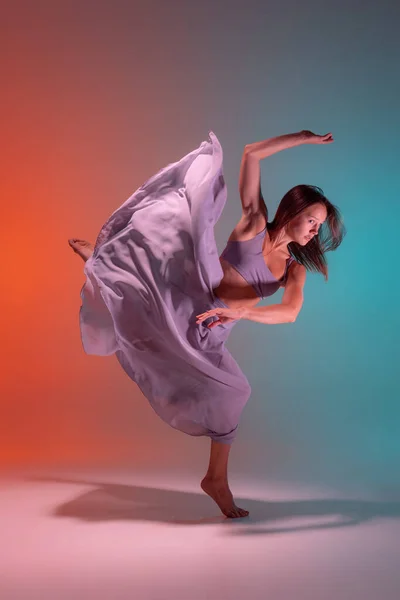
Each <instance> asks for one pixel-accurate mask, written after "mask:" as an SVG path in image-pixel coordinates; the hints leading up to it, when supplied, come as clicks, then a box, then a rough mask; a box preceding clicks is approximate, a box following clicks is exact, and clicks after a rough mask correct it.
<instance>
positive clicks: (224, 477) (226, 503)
mask: <svg viewBox="0 0 400 600" xmlns="http://www.w3.org/2000/svg"><path fill="white" fill-rule="evenodd" d="M230 449H231V445H230V444H223V443H221V442H215V441H214V440H211V451H210V463H209V466H208V471H207V473H206V476H205V477H204V479H203V480H202V482H201V488H202V489H203V491H205V492H206V494H208V495H209V496H211V498H212V499H213V500H214V501H215V502H216V503H217V504H218V506H219V508H220V509H221V511H222V512H223V513H224V515H226V516H227V517H230V518H237V517H247V515H248V514H249V511H248V510H244V509H243V508H239V507H238V506H236V504H235V503H234V501H233V496H232V492H231V490H230V489H229V485H228V457H229V452H230Z"/></svg>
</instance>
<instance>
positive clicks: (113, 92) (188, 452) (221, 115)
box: [2, 0, 400, 489]
mask: <svg viewBox="0 0 400 600" xmlns="http://www.w3.org/2000/svg"><path fill="white" fill-rule="evenodd" d="M398 19H399V8H398V5H397V4H396V3H394V2H388V1H383V2H380V3H379V5H378V3H376V2H371V1H364V2H361V1H354V0H350V1H347V2H338V1H336V2H332V1H324V2H319V1H316V0H315V1H314V0H306V1H305V2H301V3H300V2H295V1H294V0H293V1H285V0H284V1H280V2H278V1H271V2H267V3H266V2H263V1H259V2H255V1H252V0H250V1H247V2H245V3H243V2H236V1H228V0H221V1H218V2H215V1H210V0H203V1H202V2H201V3H196V2H193V3H192V2H183V1H182V2H178V1H176V0H170V1H169V2H161V0H159V1H158V2H146V3H145V2H135V3H132V2H123V1H119V2H118V1H116V2H112V3H111V2H104V1H101V2H64V3H62V2H61V3H50V2H41V3H40V6H39V5H36V3H33V4H32V5H31V4H30V3H25V4H24V3H15V4H14V5H13V6H12V7H11V5H10V6H9V7H8V8H7V11H6V13H5V18H4V21H3V25H2V28H3V31H2V32H3V43H4V44H5V46H6V49H7V51H8V54H3V58H2V61H3V63H7V61H10V58H9V57H10V56H13V57H14V58H13V62H9V63H7V64H8V66H9V69H8V70H7V77H8V82H9V85H8V88H7V89H8V90H9V91H10V94H11V96H10V97H9V103H8V113H7V124H6V132H7V136H8V137H6V140H8V141H9V144H10V146H9V147H10V149H11V150H10V152H11V153H10V154H9V158H8V160H10V161H11V158H12V159H13V160H14V159H15V162H16V164H18V165H19V169H20V181H24V169H26V168H27V167H26V156H27V155H26V149H27V148H28V150H29V153H30V155H31V159H32V160H35V161H37V162H35V169H36V171H37V172H38V173H39V172H40V173H42V179H41V180H40V188H39V187H38V188H37V189H38V190H39V189H40V201H39V200H38V201H37V203H36V204H34V203H33V204H32V203H28V202H26V203H25V208H24V211H25V218H26V219H27V221H29V215H30V214H31V215H33V214H34V213H35V212H36V213H37V212H38V211H41V214H43V215H46V218H47V219H48V221H47V223H48V225H47V230H48V234H47V233H46V235H43V237H42V240H41V244H42V247H43V260H48V257H49V256H51V260H52V261H53V263H52V268H51V271H49V273H50V274H49V275H47V273H46V277H42V279H41V280H40V281H39V282H38V280H37V279H36V281H37V282H38V285H35V286H33V288H32V289H33V291H32V293H33V294H34V295H35V296H34V297H35V298H36V299H37V301H38V306H39V305H40V306H43V307H46V308H45V311H46V319H50V322H51V323H52V328H51V331H48V332H47V333H46V335H44V333H43V329H42V327H43V322H42V323H41V324H40V325H39V324H38V330H37V331H38V335H39V338H37V337H36V338H35V339H36V340H38V339H39V340H40V345H39V352H41V353H42V354H41V357H42V360H41V364H42V365H44V367H46V369H48V372H49V373H51V372H52V369H55V368H56V367H55V363H54V362H53V361H55V360H56V359H55V355H56V354H57V355H60V354H61V355H62V359H63V361H62V373H61V376H59V375H57V378H54V379H53V380H52V378H51V377H49V378H44V379H43V380H42V381H39V380H37V379H34V378H33V379H32V384H29V386H27V388H26V389H25V388H22V387H21V385H22V384H21V385H20V387H18V386H17V387H16V386H15V385H14V384H11V383H10V387H9V389H7V390H5V391H6V392H7V393H6V394H4V396H3V398H4V401H3V402H4V404H3V409H4V419H3V426H4V436H3V442H2V443H3V449H4V453H3V460H2V464H3V465H6V466H7V460H8V459H7V456H8V455H7V452H6V450H7V451H9V450H10V448H18V449H19V452H20V453H19V454H18V461H17V462H19V463H20V464H24V462H27V463H28V462H30V463H32V461H33V462H34V459H35V460H36V458H35V457H36V456H38V455H35V448H37V447H38V441H41V443H43V439H44V435H47V438H46V439H47V440H48V442H47V444H48V445H47V446H46V453H44V454H42V455H41V456H40V457H38V458H37V462H40V463H42V464H43V463H44V464H45V463H46V461H47V462H51V463H52V464H54V463H58V464H73V463H74V461H77V460H78V459H77V456H78V454H77V453H76V454H73V453H72V448H73V447H75V448H79V444H77V441H78V438H79V440H84V441H85V444H86V446H85V444H84V442H82V452H81V459H80V460H79V461H78V462H79V464H82V463H85V462H87V463H88V464H89V463H90V464H92V463H93V462H94V463H98V464H102V461H104V457H105V456H108V457H109V458H108V461H109V463H110V462H111V463H114V464H117V465H119V464H122V463H128V464H141V465H142V466H145V467H147V468H149V469H150V468H151V467H152V466H157V467H158V466H159V465H160V464H161V465H168V466H169V467H171V468H173V467H176V468H178V469H182V470H185V469H188V470H192V469H194V468H195V469H198V470H199V475H200V474H201V472H202V469H203V467H205V466H206V464H207V459H208V456H207V455H208V446H209V440H207V439H202V440H197V439H192V438H188V437H186V436H183V435H182V434H180V433H179V432H176V431H174V430H171V429H170V428H168V427H167V426H165V425H164V424H163V423H161V422H160V421H159V420H158V419H157V417H156V416H155V415H154V414H153V413H152V412H151V409H150V408H149V407H148V406H147V404H146V401H145V400H144V399H143V398H142V397H141V394H140V393H139V392H138V390H137V389H136V386H134V384H133V383H132V382H130V381H128V380H127V379H126V376H125V375H124V374H123V373H122V372H121V371H120V368H119V367H118V365H117V363H116V361H114V362H112V361H113V359H112V358H110V359H109V360H108V359H107V361H108V362H107V361H105V359H103V358H101V359H100V358H96V357H87V356H86V355H84V353H83V350H82V348H81V343H80V336H79V331H78V310H79V306H80V298H79V291H80V288H81V286H82V285H83V274H82V270H81V269H82V265H81V264H78V262H79V261H78V260H77V258H76V257H75V256H73V255H72V253H71V251H70V249H69V247H68V246H67V239H68V238H70V237H83V238H86V239H90V240H92V241H93V240H94V239H95V237H96V235H97V233H98V231H99V229H100V227H101V225H102V224H103V222H104V221H105V220H106V219H107V218H108V216H109V215H110V214H111V212H113V211H114V210H115V208H116V207H117V206H118V205H120V204H121V203H122V202H123V201H124V200H125V199H126V198H127V197H128V196H129V195H130V194H131V193H132V191H134V190H135V189H136V188H137V187H139V185H141V184H142V183H143V182H144V181H145V180H146V179H147V178H148V177H149V176H150V175H152V174H153V173H154V172H156V171H157V170H158V169H160V168H161V167H163V166H165V165H166V164H168V163H170V162H174V161H175V160H178V159H179V158H180V157H181V156H183V155H184V154H186V153H187V152H189V151H190V150H191V149H194V148H195V147H197V146H198V145H199V144H200V143H201V141H202V140H204V139H206V138H207V134H208V131H209V130H212V131H214V132H215V133H216V135H217V136H218V138H219V140H220V142H221V144H222V146H223V150H224V171H225V178H226V182H227V186H228V201H227V204H226V207H225V210H224V213H223V215H222V216H221V219H220V221H219V222H218V224H217V226H216V228H215V235H216V239H217V243H218V247H219V250H220V251H222V249H223V247H224V246H225V243H226V240H227V238H228V236H229V234H230V232H231V230H232V229H233V228H234V226H235V225H236V223H237V221H238V220H239V218H240V215H241V204H240V197H239V192H238V177H239V167H240V160H241V154H242V151H243V147H244V145H245V144H247V143H250V142H254V141H260V140H263V139H266V138H269V137H273V136H277V135H281V134H286V133H292V132H295V131H300V130H302V129H311V130H312V131H314V132H315V133H318V134H325V133H327V132H332V133H333V136H334V139H335V142H334V143H333V144H330V145H327V146H319V145H315V146H311V145H306V146H301V147H297V148H293V149H290V150H286V151H284V152H281V153H279V154H276V155H274V156H272V157H270V158H268V159H266V160H264V161H263V162H262V190H263V194H264V197H265V201H266V203H267V205H268V207H269V211H270V215H271V217H272V215H273V214H274V213H275V210H276V207H277V206H278V203H279V201H280V199H281V197H282V196H283V195H284V194H285V192H286V191H287V190H289V189H290V188H291V187H292V186H294V185H296V184H300V183H308V184H313V185H318V186H320V187H322V189H323V190H324V192H325V194H326V195H327V197H328V198H329V199H330V200H331V201H332V202H333V203H334V204H335V205H337V206H338V207H339V209H340V210H341V212H342V214H343V217H344V221H345V225H346V228H347V231H348V233H347V236H346V237H345V239H344V242H343V244H342V245H341V247H340V248H339V249H338V250H337V251H336V252H334V253H329V254H328V255H327V258H328V263H329V281H328V283H325V282H324V279H323V277H322V275H318V274H312V273H309V274H308V276H307V282H306V287H305V302H304V306H303V309H302V311H301V313H300V315H299V317H298V319H297V321H296V323H294V324H285V325H274V326H267V325H260V324H258V323H254V322H249V321H246V322H242V323H239V324H238V325H237V326H236V327H235V328H234V330H233V332H232V334H231V337H230V339H229V340H228V344H227V347H228V349H229V350H230V351H231V352H232V354H233V355H234V356H235V358H236V360H237V361H238V363H239V364H240V365H241V367H242V369H243V371H244V372H245V374H246V375H247V377H248V379H249V380H250V382H251V385H252V387H253V395H252V397H251V399H250V401H249V403H248V405H247V406H246V408H245V411H244V413H243V418H242V422H241V426H240V431H239V436H238V438H237V441H236V442H235V445H234V447H233V449H232V453H231V463H230V470H231V473H232V474H234V473H239V472H240V473H243V472H245V473H247V474H249V475H252V474H254V475H256V476H260V477H266V478H268V477H273V478H275V479H291V480H298V481H312V482H317V483H329V484H336V485H343V486H344V487H349V488H351V487H352V486H357V487H364V486H365V487H368V488H374V489H396V488H398V486H399V483H400V475H399V469H398V465H399V460H400V436H399V433H400V431H399V418H400V409H399V398H400V394H399V391H400V389H399V388H400V386H399V366H398V363H399V354H400V353H399V342H398V335H399V325H400V323H399V311H398V297H399V282H398V275H397V271H398V269H397V246H398V228H399V216H400V210H399V198H398V195H399V168H398V164H397V163H398V155H399V152H398V145H399V116H398V115H399V96H400V89H399V88H400V82H399V77H398V57H399V35H398V22H399V20H398ZM15 86H17V87H18V94H15V96H14V97H13V96H12V94H13V93H14V92H15ZM13 90H14V91H13ZM10 98H11V100H10ZM13 119H14V121H15V123H19V124H20V125H21V132H20V136H21V137H20V139H21V140H23V141H21V143H20V145H16V142H13V141H12V139H13V136H12V133H13V130H12V128H11V125H10V123H11V122H12V120H13ZM6 164H7V163H6ZM57 169H58V171H57ZM55 173H56V174H57V176H55ZM6 177H7V174H6ZM25 180H26V178H25ZM10 185H11V184H10ZM27 185H28V184H27ZM24 197H25V198H26V197H27V195H25V196H24ZM55 199H57V201H55ZM18 235H20V236H21V237H20V239H21V241H22V240H23V239H24V237H25V235H26V233H24V231H23V229H22V230H20V231H19V233H18ZM47 236H49V237H47ZM30 268H31V269H32V273H34V272H35V269H38V268H39V267H38V265H35V264H31V266H30ZM54 286H56V289H57V295H58V297H59V298H61V299H64V302H66V304H65V305H64V307H63V310H62V311H61V312H60V307H59V306H57V303H55V302H49V298H52V297H53V296H52V295H51V290H54ZM9 293H12V292H9ZM280 297H281V293H278V294H276V295H275V296H273V297H271V298H269V299H267V300H264V301H263V302H262V304H268V303H276V302H278V301H279V300H280ZM36 314H37V313H36V312H35V313H32V319H33V320H34V319H35V315H36ZM13 318H15V320H16V321H17V320H18V310H17V309H15V313H14V315H13ZM32 319H31V320H30V322H32ZM21 336H22V333H21ZM24 339H25V338H24ZM36 348H37V346H36ZM18 349H19V350H20V351H22V352H23V351H24V350H21V347H20V346H19V347H18ZM36 351H37V350H36ZM17 360H18V366H15V373H16V376H15V378H14V379H13V381H16V380H17V381H22V380H23V377H24V368H25V367H24V365H26V364H28V361H27V360H24V355H22V356H21V354H20V353H18V359H17V355H16V361H17ZM15 364H17V362H16V363H15ZM58 364H59V363H57V365H58ZM55 383H56V387H54V384H55ZM50 392H51V394H50ZM32 398H35V401H34V402H33V401H32ZM49 398H50V400H49ZM15 406H18V407H19V409H20V414H21V415H25V422H24V427H23V428H21V427H19V424H18V419H16V418H15ZM49 407H51V409H50V408H49ZM44 414H46V415H47V417H46V419H47V420H45V419H43V418H42V417H43V415H44ZM11 416H12V418H11ZM49 423H50V424H51V427H49ZM49 430H51V431H53V432H54V437H52V438H50V437H48V431H49ZM61 430H62V439H63V440H64V442H63V445H62V446H60V444H59V443H58V442H57V438H58V437H59V432H60V431H61ZM90 444H92V445H90ZM85 452H86V454H85ZM15 456H17V455H15ZM32 457H33V458H32ZM11 462H12V461H11V459H10V464H11Z"/></svg>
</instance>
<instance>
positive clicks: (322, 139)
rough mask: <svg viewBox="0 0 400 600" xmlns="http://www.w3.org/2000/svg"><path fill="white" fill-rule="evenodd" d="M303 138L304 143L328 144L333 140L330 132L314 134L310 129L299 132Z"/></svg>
mask: <svg viewBox="0 0 400 600" xmlns="http://www.w3.org/2000/svg"><path fill="white" fill-rule="evenodd" d="M300 133H301V136H302V138H303V139H304V144H330V143H332V142H333V141H334V139H333V137H332V133H326V134H325V135H316V134H315V133H313V132H312V131H308V130H307V129H303V131H301V132H300Z"/></svg>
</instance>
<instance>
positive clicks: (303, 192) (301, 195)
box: [267, 185, 346, 281]
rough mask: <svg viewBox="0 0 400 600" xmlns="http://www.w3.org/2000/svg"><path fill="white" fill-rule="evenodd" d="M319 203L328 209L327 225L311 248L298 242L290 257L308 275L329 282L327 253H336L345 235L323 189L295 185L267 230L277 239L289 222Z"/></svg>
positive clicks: (315, 238) (340, 219)
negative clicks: (321, 276)
mask: <svg viewBox="0 0 400 600" xmlns="http://www.w3.org/2000/svg"><path fill="white" fill-rule="evenodd" d="M316 202H319V203H320V204H323V205H324V206H325V207H326V210H327V212H328V214H327V217H326V221H325V222H324V223H323V224H322V225H321V227H320V228H319V231H318V235H316V236H314V237H313V238H312V239H311V240H310V241H309V242H308V244H306V245H305V246H301V245H300V244H297V243H296V242H290V243H289V244H288V250H289V252H290V254H291V255H292V256H293V257H294V258H295V259H296V260H297V261H298V262H299V263H300V264H302V265H304V266H305V267H306V269H308V270H309V271H316V272H318V273H322V274H323V275H324V277H325V280H326V281H328V266H327V262H326V258H325V256H324V254H325V252H330V251H333V250H336V248H338V247H339V246H340V244H341V243H342V240H343V238H344V236H345V235H346V228H345V226H344V223H343V218H342V215H341V213H340V211H339V209H338V208H337V207H336V206H335V205H334V204H332V203H331V202H330V201H329V200H328V198H326V196H325V195H324V193H323V191H322V189H321V188H319V187H317V186H315V185H296V186H295V187H293V188H292V189H291V190H289V191H288V192H287V193H286V194H285V195H284V196H283V198H282V200H281V201H280V203H279V206H278V208H277V210H276V214H275V217H274V220H273V221H272V222H271V223H267V230H268V232H269V233H270V234H271V233H272V236H271V237H274V233H277V232H278V231H279V230H280V229H282V228H283V227H284V226H285V225H287V223H289V221H291V220H292V219H293V218H294V217H296V216H297V215H298V214H299V213H300V212H301V211H303V210H304V209H305V208H307V207H308V206H311V205H312V204H315V203H316Z"/></svg>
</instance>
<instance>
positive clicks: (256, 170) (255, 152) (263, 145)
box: [239, 132, 306, 220]
mask: <svg viewBox="0 0 400 600" xmlns="http://www.w3.org/2000/svg"><path fill="white" fill-rule="evenodd" d="M304 143H306V137H305V135H304V132H299V133H289V134H287V135H281V136H279V137H274V138H270V139H268V140H264V141H263V142H256V143H254V144H247V145H246V146H245V148H244V152H243V156H242V162H241V165H240V174H239V193H240V199H241V202H242V209H243V217H244V218H245V219H249V220H251V219H252V218H253V217H254V216H255V215H257V214H259V213H261V214H263V215H264V216H265V217H266V218H267V219H268V211H267V207H266V205H265V202H264V198H263V195H262V192H261V171H260V160H262V159H263V158H266V157H267V156H271V154H275V153H276V152H280V151H281V150H285V149H286V148H292V147H293V146H299V145H300V144H304Z"/></svg>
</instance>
